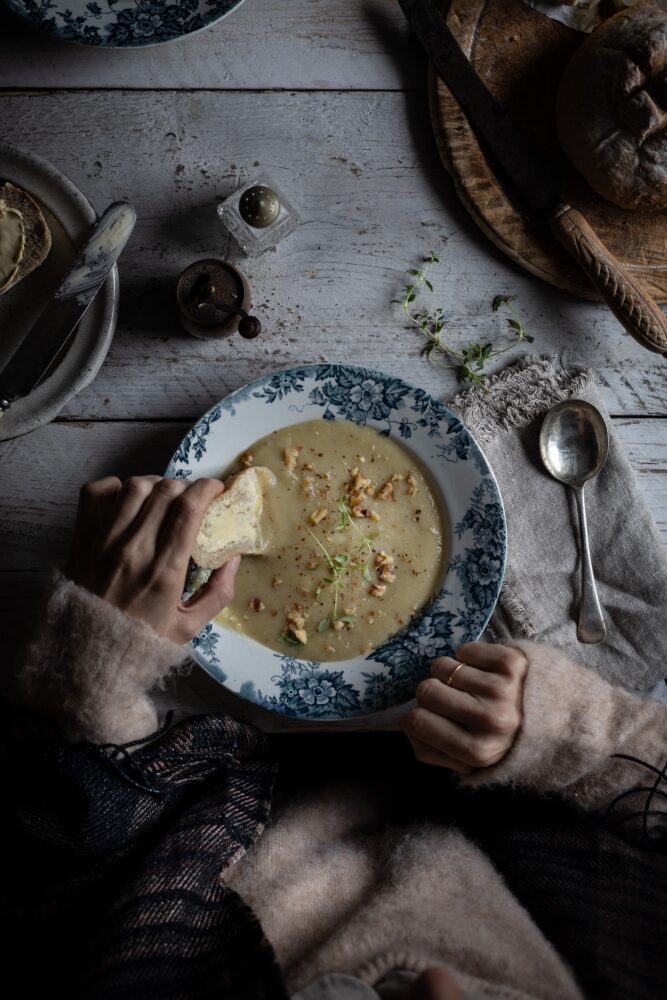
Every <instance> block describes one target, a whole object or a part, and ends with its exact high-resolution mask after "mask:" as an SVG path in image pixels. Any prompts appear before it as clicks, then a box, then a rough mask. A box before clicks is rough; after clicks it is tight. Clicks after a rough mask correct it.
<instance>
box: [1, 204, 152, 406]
mask: <svg viewBox="0 0 667 1000" xmlns="http://www.w3.org/2000/svg"><path fill="white" fill-rule="evenodd" d="M136 220H137V216H136V212H135V211H134V209H133V208H132V207H131V206H130V205H128V204H127V203H126V202H124V201H116V202H114V203H113V204H112V205H109V207H108V208H107V210H106V211H105V212H104V214H103V215H102V216H101V218H100V219H99V220H98V222H97V223H96V224H95V226H94V227H93V230H92V232H91V233H90V236H89V237H88V239H87V240H86V243H85V245H84V246H83V248H82V249H81V251H80V252H79V254H78V256H77V258H76V260H75V261H74V264H73V266H72V268H71V270H70V271H69V273H68V274H67V276H66V278H65V279H64V280H63V282H62V283H61V285H60V287H59V288H58V290H57V291H56V292H55V294H54V295H53V296H52V298H51V299H50V300H49V302H48V303H47V304H46V306H45V307H44V309H43V310H42V312H41V313H40V315H39V316H38V318H37V319H36V321H35V322H34V324H33V325H32V327H31V328H30V330H29V331H28V333H27V334H26V336H25V338H24V339H23V341H22V342H21V345H20V346H19V347H18V349H17V350H16V351H15V352H14V354H13V355H12V357H11V358H10V359H9V361H8V363H7V364H6V365H5V367H4V368H3V369H2V371H1V372H0V417H2V415H3V414H4V413H6V412H7V410H8V409H9V408H10V406H11V405H12V403H13V402H14V401H15V400H17V399H21V398H22V397H23V396H28V395H29V394H30V393H31V392H32V391H33V389H35V388H36V387H37V386H38V385H39V384H40V382H42V381H43V380H44V379H45V378H46V377H47V375H48V374H49V373H50V372H51V371H53V369H54V367H55V365H56V364H57V362H58V360H59V359H60V358H61V357H62V356H63V354H64V352H65V350H66V348H67V345H68V344H69V342H70V340H71V338H72V337H73V335H74V333H75V332H76V328H77V326H78V325H79V322H80V321H81V318H82V316H83V315H84V313H85V312H86V310H87V309H88V308H89V306H90V304H91V303H92V301H93V299H94V298H95V296H96V295H97V293H98V291H99V290H100V288H101V287H102V285H103V284H104V282H105V281H106V278H107V275H108V274H109V271H110V270H111V268H112V267H113V266H114V264H115V263H116V261H117V260H118V258H119V257H120V255H121V253H122V251H123V248H124V246H125V244H126V243H127V241H128V239H129V237H130V233H131V232H132V230H133V229H134V224H135V222H136Z"/></svg>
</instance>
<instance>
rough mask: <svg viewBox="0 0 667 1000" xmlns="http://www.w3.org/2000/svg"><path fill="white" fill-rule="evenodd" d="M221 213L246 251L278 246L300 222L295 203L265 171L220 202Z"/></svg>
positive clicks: (222, 218) (259, 251) (249, 252)
mask: <svg viewBox="0 0 667 1000" xmlns="http://www.w3.org/2000/svg"><path fill="white" fill-rule="evenodd" d="M218 216H219V218H220V221H221V222H222V224H223V226H224V227H225V229H227V230H228V231H229V232H230V233H231V234H232V236H233V237H234V239H235V240H236V242H237V243H238V244H239V246H240V247H241V249H242V250H243V251H244V253H246V254H260V253H264V251H265V250H269V249H271V248H272V247H275V246H276V244H277V243H278V242H279V240H281V239H283V237H284V236H287V234H288V233H291V232H292V231H293V230H294V229H296V227H297V226H298V225H299V223H300V221H301V220H300V219H299V215H298V212H297V211H296V209H295V208H294V206H293V205H292V204H291V203H290V202H289V200H288V199H287V197H286V196H285V195H284V194H283V192H282V191H281V190H280V188H279V187H278V185H277V184H276V183H275V181H273V180H271V178H270V177H268V176H267V175H266V174H263V175H262V176H261V177H258V178H256V179H255V180H253V181H251V182H250V183H249V184H246V185H245V187H242V188H240V189H239V190H238V191H235V192H234V194H232V195H230V196H229V198H226V199H225V201H223V202H222V204H220V205H219V206H218Z"/></svg>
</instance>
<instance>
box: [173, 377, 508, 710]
mask: <svg viewBox="0 0 667 1000" xmlns="http://www.w3.org/2000/svg"><path fill="white" fill-rule="evenodd" d="M318 417H321V418H322V419H323V420H336V419H341V418H342V419H347V420H352V421H355V422H356V423H358V424H365V425H367V426H369V427H374V428H376V429H377V430H378V431H379V432H380V433H381V434H385V435H389V436H390V437H395V438H397V439H398V440H399V441H400V443H401V444H402V445H403V447H404V448H405V449H406V450H408V451H409V452H412V453H413V454H414V455H416V456H417V458H418V459H419V460H420V461H421V463H422V465H423V466H424V467H425V468H426V469H427V470H428V472H429V473H430V476H431V480H432V483H433V486H434V488H435V491H436V494H437V495H438V496H439V499H440V502H441V511H442V514H443V520H444V522H445V525H446V527H448V534H449V536H450V540H449V558H448V561H447V562H446V564H444V565H443V570H442V578H441V581H440V589H439V591H438V593H437V594H436V596H435V598H434V599H433V600H432V601H431V602H430V604H428V605H426V607H425V608H423V609H422V611H421V612H419V613H418V615H417V616H415V618H413V619H412V620H411V622H410V624H409V625H408V626H407V627H406V628H404V629H403V630H402V631H400V632H398V633H397V634H396V635H394V636H392V637H391V638H390V639H388V640H387V641H386V642H384V643H383V644H382V645H381V646H379V647H378V648H377V649H375V650H373V652H371V653H370V654H369V655H367V656H363V655H360V656H358V657H356V658H355V659H350V660H344V661H340V662H335V663H326V664H320V663H317V662H313V661H310V660H302V659H299V658H298V657H296V656H294V655H289V654H290V653H291V654H293V650H289V651H286V653H285V654H284V655H283V654H281V653H276V652H274V651H273V650H271V649H269V648H267V647H266V646H262V645H260V644H259V643H257V642H256V641H255V640H253V639H250V638H249V637H247V636H244V635H242V634H240V633H238V632H234V631H232V630H231V629H227V628H225V627H224V626H222V625H218V623H217V622H211V623H210V624H209V625H207V626H206V627H205V628H204V629H203V630H202V631H201V632H200V633H199V635H198V636H196V637H195V638H194V639H193V640H192V648H193V653H194V656H195V658H196V659H197V661H198V662H199V663H200V664H201V665H202V666H203V667H204V669H205V670H207V671H208V673H209V674H210V675H211V676H212V677H213V678H215V680H217V681H219V682H220V683H221V684H224V685H225V686H226V687H227V688H228V689H229V690H231V691H233V692H235V693H236V694H239V695H241V697H243V698H246V699H247V700H249V701H251V702H254V703H255V704H258V705H261V706H262V707H264V708H267V709H269V710H272V711H275V712H282V713H284V714H286V715H290V716H294V717H298V718H305V719H320V720H325V719H330V720H333V719H344V718H349V717H352V716H360V715H368V714H372V713H375V712H379V711H382V710H384V709H387V708H391V707H392V706H396V705H401V704H403V703H405V702H407V701H409V700H410V699H411V698H412V697H413V695H414V690H415V687H416V685H417V683H418V682H419V681H420V680H421V679H422V678H423V677H424V676H426V674H427V673H428V667H429V663H430V661H431V660H432V659H433V658H434V657H435V656H443V655H449V654H451V653H452V652H453V650H454V649H456V647H457V646H458V645H459V644H460V643H461V642H468V641H474V640H476V639H477V638H479V636H480V635H481V633H482V631H483V629H484V627H485V625H486V623H487V622H488V620H489V617H490V615H491V612H492V611H493V608H494V605H495V603H496V600H497V597H498V593H499V591H500V585H501V582H502V578H503V573H504V569H505V552H506V528H505V512H504V509H503V504H502V500H501V497H500V493H499V491H498V485H497V483H496V480H495V478H494V476H493V473H492V471H491V469H490V468H489V465H488V463H487V461H486V459H485V457H484V455H483V454H482V451H481V449H480V448H479V446H478V445H477V444H476V442H475V441H474V439H473V437H472V435H471V434H470V432H469V431H468V430H467V429H466V428H465V427H464V426H463V424H462V423H461V421H460V420H458V419H457V418H456V417H455V416H454V415H453V414H452V413H451V411H450V410H448V409H447V407H446V406H444V405H443V404H442V403H440V402H438V401H437V400H436V399H434V398H433V397H432V396H430V395H429V394H428V393H427V392H425V391H424V390H423V389H418V388H415V387H414V386H411V385H408V384H407V383H406V382H403V381H401V380H400V379H398V378H394V377H392V376H389V375H384V374H382V373H381V372H377V371H372V370H370V369H367V368H359V367H352V366H348V365H305V366H303V367H299V368H288V369H286V370H284V371H278V372H274V373H272V374H269V375H265V376H264V377H263V378H260V379H258V380H257V381H256V382H251V383H250V384H249V385H247V386H244V387H243V388H242V389H238V390H237V391H236V392H233V393H232V394H231V395H229V396H227V397H226V399H223V400H222V401H221V402H220V403H217V404H216V405H215V406H214V407H213V408H212V409H211V410H209V411H208V413H206V414H204V416H203V417H202V418H201V420H199V422H198V423H197V424H195V426H194V427H193V428H192V430H191V431H190V432H189V433H188V434H187V435H186V436H185V438H184V439H183V441H182V442H181V444H180V446H179V448H178V450H177V451H176V453H175V454H174V456H173V458H172V460H171V462H170V464H169V467H168V469H167V472H166V473H165V474H166V475H167V476H171V477H175V478H181V479H197V478H200V477H201V476H210V477H217V476H219V475H220V473H221V472H222V471H223V470H224V469H225V467H227V466H228V465H230V464H231V463H232V461H233V460H234V459H235V458H236V456H237V455H238V454H239V453H240V452H242V451H244V450H245V449H246V448H248V447H249V446H250V445H252V444H253V443H254V442H255V441H256V440H257V439H258V438H261V437H263V436H264V435H266V434H269V433H270V432H271V431H273V430H276V429H278V428H280V427H286V426H288V425H291V424H297V423H301V422H302V421H305V420H313V419H317V418H318Z"/></svg>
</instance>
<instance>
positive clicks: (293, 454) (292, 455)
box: [283, 445, 301, 472]
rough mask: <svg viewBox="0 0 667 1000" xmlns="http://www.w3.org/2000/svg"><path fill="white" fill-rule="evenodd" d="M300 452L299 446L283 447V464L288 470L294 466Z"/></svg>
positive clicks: (290, 470) (291, 470) (291, 469)
mask: <svg viewBox="0 0 667 1000" xmlns="http://www.w3.org/2000/svg"><path fill="white" fill-rule="evenodd" d="M300 452H301V446H300V445H299V446H298V447H297V448H285V450H284V451H283V465H284V466H285V468H286V469H287V471H288V472H293V471H294V469H295V468H296V463H297V461H298V459H299V453H300Z"/></svg>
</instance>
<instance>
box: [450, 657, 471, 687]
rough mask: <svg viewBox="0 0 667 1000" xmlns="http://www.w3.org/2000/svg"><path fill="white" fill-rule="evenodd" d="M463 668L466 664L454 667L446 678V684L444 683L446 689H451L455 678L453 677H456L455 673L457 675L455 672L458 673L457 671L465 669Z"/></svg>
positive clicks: (458, 664)
mask: <svg viewBox="0 0 667 1000" xmlns="http://www.w3.org/2000/svg"><path fill="white" fill-rule="evenodd" d="M465 666H466V664H465V663H457V664H456V666H455V667H454V669H453V670H452V672H451V674H450V675H449V677H448V678H447V682H446V683H447V687H452V685H453V683H454V676H455V675H456V673H457V672H458V671H459V670H460V669H461V667H465Z"/></svg>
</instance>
